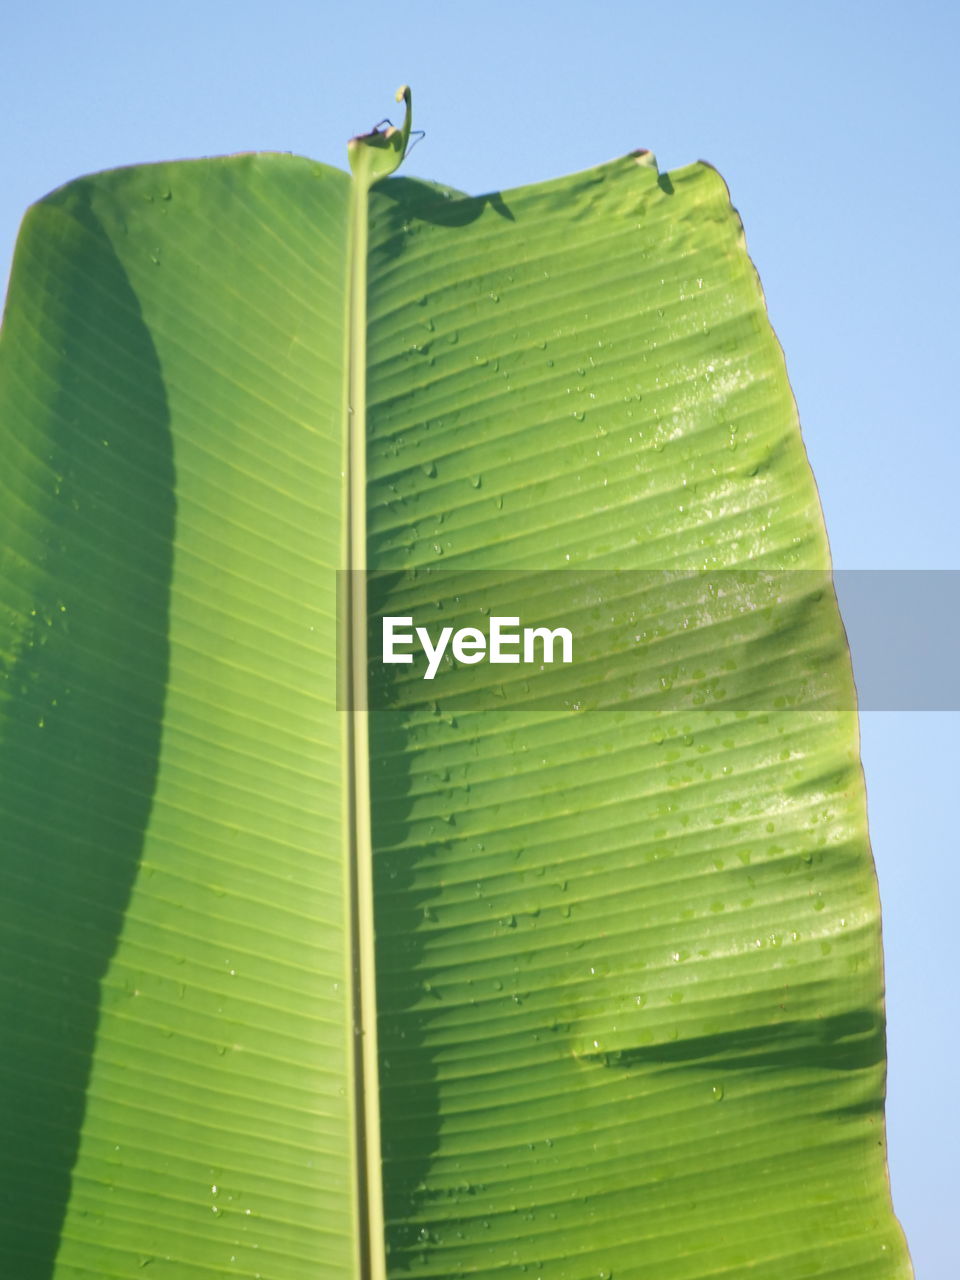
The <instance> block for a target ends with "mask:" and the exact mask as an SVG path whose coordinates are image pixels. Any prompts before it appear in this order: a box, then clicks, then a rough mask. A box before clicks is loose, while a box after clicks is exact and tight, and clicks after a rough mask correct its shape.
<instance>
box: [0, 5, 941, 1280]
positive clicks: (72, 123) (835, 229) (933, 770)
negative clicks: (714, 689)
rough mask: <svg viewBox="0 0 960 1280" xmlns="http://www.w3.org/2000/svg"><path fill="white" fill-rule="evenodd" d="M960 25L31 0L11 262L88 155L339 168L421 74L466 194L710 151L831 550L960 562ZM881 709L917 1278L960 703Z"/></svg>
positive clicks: (420, 160)
mask: <svg viewBox="0 0 960 1280" xmlns="http://www.w3.org/2000/svg"><path fill="white" fill-rule="evenodd" d="M958 47H960V7H958V6H957V5H956V4H955V3H950V2H948V0H943V2H941V3H931V2H930V0H913V3H911V4H909V5H908V4H903V3H897V4H894V3H885V2H884V0H878V2H874V3H870V2H867V0H833V2H832V3H823V2H822V0H805V3H803V4H790V5H788V4H786V3H779V4H776V3H770V2H769V0H755V2H752V3H750V2H739V3H738V2H737V0H727V3H725V4H722V5H720V4H716V3H709V4H708V3H700V2H699V0H692V2H689V3H685V4H679V3H674V4H671V5H669V6H668V5H666V4H663V3H660V4H657V5H653V4H646V3H642V2H641V0H633V2H632V3H626V2H624V3H605V2H604V0H580V2H579V3H566V2H565V0H554V2H552V3H546V2H544V0H526V2H525V3H521V2H519V0H509V2H506V3H504V2H502V0H498V2H496V3H491V2H490V0H486V2H485V3H478V4H473V5H453V4H451V5H447V6H442V7H441V6H438V5H436V4H422V3H418V2H417V0H412V2H411V3H407V4H402V3H396V4H393V5H389V6H388V5H386V4H383V3H381V2H380V0H368V3H365V4H363V5H362V6H361V7H359V8H357V9H356V10H355V11H354V13H353V14H352V15H348V13H347V6H346V5H345V4H342V3H341V4H336V5H333V4H322V3H313V4H310V3H306V2H305V0H271V2H270V3H259V4H258V3H251V2H250V0H231V2H229V3H227V2H223V0H211V2H208V3H205V2H204V0H190V2H189V3H186V2H184V0H166V3H165V4H164V5H163V6H162V7H158V6H152V5H151V6H143V5H136V4H129V3H125V4H120V3H115V2H112V0H88V2H87V3H85V4H76V3H67V2H66V0H35V3H34V4H33V5H29V6H28V5H27V4H24V3H19V4H15V5H10V6H8V8H7V10H6V11H5V14H4V21H3V39H2V42H0V119H2V120H3V122H4V128H3V131H2V134H0V165H2V172H3V174H4V181H3V184H2V189H0V282H2V281H3V280H4V279H5V278H6V274H7V270H8V266H9V258H10V255H11V253H12V248H13V241H14V238H15V235H16V228H17V223H18V221H19V218H20V216H21V214H22V212H23V210H24V209H25V207H26V206H27V204H28V203H30V202H31V201H32V200H34V199H36V198H37V197H38V196H41V195H43V194H44V193H45V192H46V191H48V190H50V189H51V188H52V187H55V186H58V185H60V184H61V183H62V182H65V181H67V180H68V179H70V178H73V177H76V176H78V175H79V174H81V173H85V172H89V171H92V170H96V169H103V168H108V167H112V166H114V165H120V164H129V163H134V162H140V161H150V160H165V159H171V158H175V157H180V156H195V155H203V154H216V153H222V152H231V151H241V150H255V149H261V148H263V149H271V150H282V151H295V152H300V153H302V154H305V155H309V156H313V157H314V158H316V159H319V160H324V161H326V162H328V163H332V164H338V165H344V164H345V149H344V143H345V140H346V138H347V137H348V136H349V135H350V134H352V133H356V132H360V131H362V130H365V129H367V128H369V127H370V126H371V125H372V124H373V123H374V122H375V121H377V120H378V119H380V118H381V117H382V116H384V115H387V114H389V113H390V111H391V109H392V108H393V106H394V104H393V91H394V90H395V88H396V87H397V85H398V84H400V83H401V82H403V81H408V82H409V83H410V84H411V85H412V86H413V90H414V95H415V111H416V116H417V119H416V123H417V124H418V125H420V126H421V127H423V128H425V129H426V130H427V137H426V139H425V141H424V142H422V143H421V144H420V146H419V147H418V148H417V150H416V151H415V152H414V154H413V156H412V157H411V159H410V161H409V163H408V169H409V171H412V172H414V173H417V174H419V175H421V176H423V177H428V178H436V179H438V180H442V181H444V182H446V183H449V184H451V185H453V186H456V187H460V188H462V189H464V190H467V191H470V192H477V193H479V192H482V191H486V190H490V189H494V188H501V187H509V186H514V185H519V184H524V183H528V182H533V181H536V180H539V179H543V178H551V177H556V176H558V175H560V174H563V173H568V172H571V171H574V170H577V169H582V168H587V167H589V166H591V165H593V164H595V163H597V162H599V161H602V160H606V159H609V158H611V157H613V156H616V155H618V154H621V153H623V152H625V151H628V150H631V149H633V148H635V147H638V146H645V147H649V148H650V149H651V150H653V151H654V152H656V154H657V156H658V159H659V161H660V165H661V168H671V167H676V166H679V165H683V164H686V163H687V162H689V161H691V160H695V159H698V158H703V159H707V160H710V161H711V162H712V163H714V164H715V165H716V166H717V167H718V168H719V169H720V171H721V173H722V174H723V175H724V177H725V178H726V180H727V182H728V184H729V186H730V190H731V193H732V196H733V200H734V203H735V204H736V205H737V207H738V208H739V209H740V212H741V214H742V215H743V219H744V222H745V225H746V230H747V240H748V245H749V247H750V250H751V253H752V256H753V258H754V261H755V262H756V264H757V267H758V269H759V271H760V275H761V278H762V280H763V283H764V287H765V290H766V295H767V302H768V306H769V310H770V314H771V318H772V320H773V323H774V326H775V328H776V329H777V332H778V334H779V336H780V339H781V342H782V343H783V346H784V349H785V351H786V356H787V365H788V368H789V371H790V375H791V381H792V383H793V387H794V391H795V393H796V396H797V400H798V403H799V406H800V414H801V419H802V422H803V427H804V436H805V439H806V443H807V449H808V451H809V454H810V459H811V462H812V464H813V469H814V472H815V474H816V477H817V481H818V483H819V486H820V492H821V495H822V499H823V504H824V507H825V511H826V519H827V528H828V531H829V533H830V538H831V543H832V546H833V553H834V560H835V563H836V565H837V566H838V567H841V568H844V569H877V568H887V569H890V568H906V569H911V568H912V569H933V568H941V569H960V540H958V532H957V530H958V521H957V506H958V503H957V497H956V487H957V476H958V474H960V432H958V425H960V424H958V416H960V415H958V410H957V396H956V392H955V388H954V383H955V378H956V370H957V364H958V356H957V338H958V319H957V313H958V308H957V291H958V283H960V235H958V221H957V210H958V208H960V191H958V176H957V175H958V173H960V165H958V161H957V154H956V152H957V137H956V134H957V127H958V124H960V101H958V89H957V85H958V78H960V77H958V71H957V66H956V61H957V49H958ZM854 656H855V659H856V652H855V654H854ZM862 728H863V754H864V764H865V768H866V775H867V784H868V789H869V797H870V810H871V826H872V834H873V842H874V851H875V855H876V860H877V866H878V872H879V876H880V887H881V893H882V897H883V904H884V913H885V914H884V929H885V939H886V963H887V980H888V1015H889V1057H890V1085H889V1092H890V1098H889V1107H888V1124H889V1137H890V1149H891V1173H892V1182H893V1190H894V1199H895V1205H896V1208H897V1211H898V1213H899V1215H900V1217H901V1220H902V1222H903V1223H904V1226H905V1228H906V1231H907V1235H908V1238H909V1241H910V1244H911V1248H912V1252H913V1256H914V1261H915V1264H916V1268H917V1276H918V1280H956V1277H957V1276H958V1275H960V1236H958V1233H957V1231H956V1229H955V1225H954V1218H955V1215H956V1206H955V1199H956V1195H955V1188H956V1185H957V1169H956V1154H955V1153H956V1151H957V1149H958V1148H960V1109H958V1107H957V1105H956V1096H957V1094H956V1075H957V1069H958V1062H957V1060H958V1057H960V1033H958V1022H960V1019H958V1002H957V999H956V977H955V975H956V970H957V967H958V958H957V950H956V945H955V942H954V938H955V934H956V929H955V927H951V925H952V924H953V919H952V917H953V916H954V914H955V913H956V911H957V910H958V904H960V861H958V858H957V840H956V835H955V833H954V832H953V829H952V827H951V818H952V800H953V793H954V791H955V790H956V789H957V772H958V764H960V751H958V746H957V736H958V730H960V715H958V714H957V713H953V714H948V713H943V712H941V713H933V712H927V713H891V712H885V713H882V712H869V713H867V714H866V715H864V717H863V726H862Z"/></svg>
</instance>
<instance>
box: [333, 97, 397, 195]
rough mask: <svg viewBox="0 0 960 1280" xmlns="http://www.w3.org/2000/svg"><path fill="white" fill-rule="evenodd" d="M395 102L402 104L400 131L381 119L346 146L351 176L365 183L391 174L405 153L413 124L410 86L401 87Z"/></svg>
mask: <svg viewBox="0 0 960 1280" xmlns="http://www.w3.org/2000/svg"><path fill="white" fill-rule="evenodd" d="M396 99H397V102H402V103H403V104H404V116H403V124H402V125H401V126H400V128H399V129H397V128H396V127H395V126H394V125H392V124H390V122H389V121H386V120H381V121H380V124H378V125H375V126H374V128H373V129H371V130H370V132H369V133H361V134H358V135H357V136H356V137H355V138H351V139H350V141H349V142H348V143H347V155H348V156H349V159H350V168H351V169H352V170H353V173H354V176H355V177H356V178H357V179H359V180H363V181H366V182H367V183H368V184H370V183H373V182H376V181H377V180H378V179H379V178H386V177H387V176H388V175H389V174H391V173H393V172H394V170H395V169H398V168H399V167H400V164H401V162H402V161H403V158H404V156H405V155H406V154H407V147H408V145H409V142H410V126H411V124H412V123H413V106H412V100H411V95H410V86H409V85H406V84H403V85H401V86H400V88H399V89H398V90H397V93H396ZM383 124H386V126H387V127H386V128H385V129H381V127H380V126H381V125H383Z"/></svg>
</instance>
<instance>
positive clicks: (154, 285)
mask: <svg viewBox="0 0 960 1280" xmlns="http://www.w3.org/2000/svg"><path fill="white" fill-rule="evenodd" d="M406 97H407V107H408V108H409V94H407V95H406ZM408 138H409V112H408V115H407V119H406V121H405V124H404V127H403V128H402V129H393V128H392V126H391V127H390V128H389V129H387V130H381V129H377V130H374V131H373V132H372V133H371V134H369V135H365V136H364V137H362V138H360V139H355V140H354V142H353V143H352V144H351V155H352V160H353V162H354V169H355V173H354V176H353V177H352V178H351V177H350V176H349V175H348V174H346V173H343V172H340V171H339V170H334V169H331V168H328V167H326V166H324V165H321V164H318V163H316V162H313V161H311V160H307V159H303V158H300V157H296V156H290V155H282V154H250V155H240V156H231V157H225V158H214V159H204V160H193V161H178V162H175V163H170V164H154V165H143V166H134V167H131V168H125V169H119V170H115V171H111V172H107V173H101V174H96V175H94V176H92V177H87V178H82V179H79V180H77V181H75V182H71V183H69V184H68V185H66V186H65V187H62V188H61V189H59V190H58V191H55V192H54V193H52V194H51V195H49V196H47V197H46V198H44V199H43V200H41V201H40V202H39V203H37V204H36V205H35V206H34V207H33V208H31V209H30V211H29V212H28V214H27V216H26V218H25V221H24V224H23V228H22V231H21V234H20V238H19V240H18V244H17V249H16V256H15V263H14V269H13V274H12V279H11V286H10V293H9V299H8V304H7V309H6V314H5V318H4V326H3V334H2V343H0V457H2V466H0V488H2V495H3V497H2V506H0V521H2V548H0V554H2V557H3V558H2V566H3V569H2V584H0V591H2V598H0V673H2V681H0V810H2V822H3V832H4V835H3V855H2V856H3V883H4V892H3V895H2V906H0V912H2V927H0V947H2V964H0V990H2V993H3V1006H4V1012H3V1021H2V1027H3V1039H4V1052H3V1055H2V1063H0V1103H2V1105H0V1113H2V1117H3V1118H2V1133H3V1142H2V1155H0V1258H2V1260H3V1274H4V1275H9V1276H11V1277H15V1278H16V1280H48V1278H50V1277H56V1280H80V1278H84V1280H86V1278H90V1280H92V1278H94V1277H95V1278H97V1280H106V1278H107V1277H132V1276H139V1275H141V1274H142V1273H143V1272H144V1271H145V1270H146V1274H147V1275H148V1276H150V1277H151V1280H153V1277H156V1278H157V1280H163V1278H166V1277H169V1278H170V1280H208V1278H211V1277H215V1276H238V1277H248V1278H249V1280H254V1278H262V1280H306V1278H307V1277H310V1278H311V1280H314V1278H316V1277H324V1278H325V1280H326V1278H327V1277H329V1278H330V1280H334V1278H338V1277H351V1278H359V1277H367V1276H370V1277H382V1276H385V1275H388V1276H390V1277H399V1276H405V1275H414V1276H416V1275H420V1276H425V1277H427V1276H429V1277H436V1278H443V1280H447V1278H449V1277H454V1276H458V1275H461V1274H462V1275H473V1276H482V1277H493V1276H498V1277H499V1276H505V1275H507V1276H513V1275H521V1274H525V1275H527V1276H529V1277H530V1280H534V1277H543V1280H588V1278H589V1277H606V1278H607V1280H609V1278H610V1277H616V1280H634V1278H639V1277H656V1280H704V1278H706V1277H708V1276H709V1277H715V1276H723V1275H726V1276H736V1277H740V1276H743V1275H747V1274H749V1275H752V1276H757V1277H770V1278H771V1280H772V1278H773V1277H776V1278H777V1280H793V1278H794V1277H797V1278H799V1277H803V1276H811V1275H817V1276H831V1277H843V1280H855V1278H856V1277H863V1280H868V1278H869V1280H878V1278H884V1280H885V1278H892V1277H898V1278H899V1277H907V1276H909V1275H910V1274H911V1271H910V1265H909V1260H908V1257H907V1253H906V1248H905V1245H904V1241H903V1238H902V1235H901V1232H900V1229H899V1226H898V1224H897V1223H896V1220H895V1218H894V1217H893V1214H892V1209H891V1205H890V1196H889V1189H888V1183H887V1176H886V1164H885V1153H884V1123H883V1095H884V1066H885V1063H884V1022H883V986H882V964H881V950H880V927H879V906H878V899H877V891H876V884H875V878H874V872H873V867H872V861H871V856H870V850H869V844H868V838H867V830H866V817H865V799H864V790H863V781H862V774H861V769H860V764H859V758H858V739H857V720H856V710H855V697H854V692H853V687H852V681H851V677H850V670H849V661H848V656H847V650H846V644H845V641H844V638H843V633H842V628H841V626H840V623H839V617H838V614H837V610H836V604H835V600H834V597H833V593H832V590H831V588H830V583H829V553H828V548H827V542H826V536H825V532H824V527H823V521H822V516H821V511H820V507H819V503H818V499H817V495H816V491H815V487H814V483H813V479H812V477H811V474H810V469H809V466H808V463H807V460H806V457H805V454H804V450H803V445H802V442H801V438H800V434H799V427H798V423H797V417H796V412H795V408H794V404H793V400H792V397H791V393H790V390H789V386H788V383H787V378H786V373H785V369H784V363H783V358H782V355H781V352H780V349H779V346H778V344H777V342H776V339H775V337H774V335H773V333H772V331H771V329H770V326H769V323H768V321H767V318H766V313H765V308H764V304H763V298H762V293H761V289H760V285H759V282H758V280H757V277H756V274H755V271H754V269H753V266H752V264H751V263H750V260H749V258H748V257H747V254H746V250H745V247H744V240H743V232H742V228H741V224H740V221H739V218H738V216H737V214H736V212H735V210H734V209H733V208H732V207H731V205H730V200H729V196H728V193H727V190H726V188H725V186H724V183H723V181H722V180H721V178H720V177H719V176H718V175H717V173H716V172H715V171H714V170H713V169H712V168H710V167H709V166H708V165H706V164H702V163H698V164H694V165H690V166H688V167H686V168H683V169H680V170H678V171H675V172H673V173H670V174H661V173H660V172H659V171H658V169H657V166H656V163H655V161H654V158H653V157H652V155H650V154H649V153H637V154H635V155H631V156H627V157H624V158H622V159H619V160H616V161H613V162H612V163H608V164H604V165H601V166H600V167H598V168H596V169H593V170H590V171H588V172H586V173H580V174H576V175H574V176H572V177H567V178H563V179H560V180H558V181H555V182H549V183H544V184H540V185H537V186H532V187H527V188H522V189H519V190H515V191H509V192H503V193H495V194H493V195H489V196H486V197H482V198H470V197H467V196H463V195H461V194H459V193H457V192H452V191H450V190H448V189H445V188H442V187H439V186H436V185H433V184H427V183H422V182H419V181H415V180H411V179H406V178H399V177H390V176H388V175H389V174H390V173H391V172H392V170H393V169H394V168H395V167H396V165H397V163H398V162H399V160H400V159H401V158H402V155H403V152H404V150H405V148H406V146H407V142H408ZM660 575H666V576H665V577H661V576H660ZM685 575H692V578H688V577H686V576H685ZM725 575H731V576H730V577H727V576H725ZM692 579H695V580H696V582H697V592H700V593H701V595H702V593H703V592H706V596H707V597H709V598H710V601H711V602H712V603H710V607H705V606H703V601H702V600H701V597H700V595H697V599H696V603H697V608H696V609H693V610H692V611H691V608H689V607H687V606H688V605H689V604H690V601H691V600H692V597H693V595H696V592H692V588H691V587H690V581H691V580H692ZM478 583H479V584H481V585H482V589H481V587H480V586H476V589H475V590H474V587H475V585H476V584H478ZM678 583H679V584H680V585H679V588H678V586H677V584H678ZM718 583H720V584H721V586H722V584H724V583H727V584H732V585H730V586H729V590H727V592H726V594H725V595H724V592H723V590H722V589H721V588H720V587H718V586H717V584H718ZM771 584H772V585H771ZM678 590H679V596H678V595H677V594H676V593H677V591H678ZM471 591H473V595H472V596H470V593H471ZM478 592H479V594H478ZM671 592H672V593H673V594H671ZM691 593H692V594H691ZM441 596H442V597H443V599H442V600H441V599H440V597H441ZM461 596H470V599H471V601H472V603H471V605H470V607H471V608H473V607H474V605H477V606H478V608H479V611H480V615H483V611H484V609H487V608H488V606H489V604H490V602H491V601H493V603H494V605H496V606H497V607H498V608H499V609H500V611H501V612H504V613H514V612H516V611H517V610H518V609H522V608H523V606H524V604H527V605H530V604H531V602H532V603H534V604H536V603H537V602H538V601H539V602H541V603H542V604H543V608H547V604H548V603H549V602H552V604H551V605H550V607H552V608H554V609H555V611H556V610H557V609H558V610H559V612H560V613H565V616H568V617H569V618H570V619H571V620H572V625H573V629H574V631H576V632H577V633H578V634H579V632H580V631H581V630H586V631H589V629H590V620H591V619H592V618H596V617H597V611H598V609H599V610H600V612H601V613H602V614H603V618H604V619H606V618H607V617H608V615H609V616H610V617H611V618H613V621H614V622H615V623H616V624H617V625H618V626H619V630H617V631H616V634H615V635H614V633H613V632H611V631H610V630H609V628H606V622H605V621H603V622H602V623H600V624H598V625H597V628H596V630H597V636H598V639H597V640H596V644H595V648H594V650H593V651H592V652H593V657H592V660H591V661H589V662H587V663H586V664H583V665H581V666H580V667H576V668H575V669H574V668H571V670H570V671H567V672H560V671H558V672H557V679H556V680H555V682H554V684H553V685H551V686H550V687H549V695H548V696H545V697H540V698H539V699H538V698H537V697H536V696H534V695H535V694H536V688H535V687H533V686H529V687H528V685H529V682H528V681H526V673H525V672H524V671H521V670H520V669H519V668H518V669H516V670H514V669H513V668H510V669H507V670H506V676H504V672H503V671H500V670H496V669H494V668H493V667H491V666H488V665H484V666H480V665H477V666H470V667H469V668H467V667H466V666H464V665H463V664H461V666H460V669H459V670H457V669H455V668H456V667H457V664H456V663H454V664H452V665H451V664H449V663H447V664H445V665H443V666H442V667H441V669H440V670H439V672H438V674H437V676H436V679H435V680H434V681H433V683H432V684H431V685H429V686H428V685H427V683H426V681H424V680H423V678H422V674H421V670H420V669H419V668H408V667H398V668H397V670H396V671H393V670H391V671H390V672H388V673H387V679H386V681H385V683H384V684H383V687H382V688H379V691H378V692H376V696H375V694H374V692H373V690H375V688H376V687H377V686H376V674H377V672H378V671H380V674H381V675H382V674H383V671H382V670H381V669H380V667H379V666H378V663H377V661H376V659H377V653H376V650H375V646H372V647H371V648H370V649H369V650H368V647H367V628H368V627H370V626H371V625H372V622H376V621H377V620H378V619H379V618H380V617H382V616H385V615H390V616H398V617H402V616H411V617H416V618H418V619H419V618H420V617H422V616H424V611H425V610H427V609H434V608H436V610H437V613H436V614H435V615H434V616H435V617H440V616H441V615H442V616H443V617H446V616H447V614H446V613H445V612H444V609H448V606H449V605H450V601H451V600H452V599H455V600H456V601H457V607H458V608H459V607H461ZM721 596H722V597H723V599H724V600H725V601H726V605H725V606H724V607H721V606H720V603H719V600H720V597H721ZM434 597H436V599H434ZM558 600H559V604H558V603H557V601H558ZM478 602H479V604H478ZM484 602H486V603H484ZM441 606H443V608H441ZM463 607H466V606H463ZM604 610H606V611H607V612H606V613H604ZM471 616H474V615H471ZM691 617H692V618H693V625H692V626H691V625H690V619H691ZM738 619H739V621H738ZM744 619H746V621H744ZM624 628H625V629H626V630H624ZM738 628H739V629H738ZM626 632H632V633H633V634H632V635H631V636H630V639H629V644H628V643H626V642H625V641H624V639H623V636H624V635H625V634H626ZM371 634H372V632H371ZM611 636H613V638H611ZM338 654H339V657H338ZM338 673H339V683H338ZM464 675H466V676H469V677H470V680H471V681H472V683H469V682H468V683H467V684H463V683H461V685H456V684H455V683H454V681H455V679H456V678H457V677H460V676H464ZM506 677H509V678H506ZM631 681H634V682H635V683H634V684H631ZM637 681H639V685H636V682H637ZM644 681H646V683H644ZM798 681H799V684H798ZM637 688H641V691H643V690H649V689H653V690H654V691H655V692H654V696H652V697H648V696H646V694H644V696H633V695H634V694H636V691H637ZM531 689H532V692H531ZM625 689H628V690H629V691H630V695H631V696H630V697H626V696H625V694H624V690H625ZM656 691H659V695H662V696H658V695H657V692H656Z"/></svg>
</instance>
